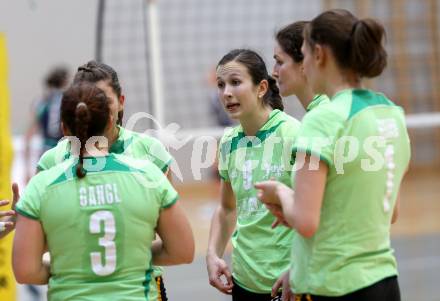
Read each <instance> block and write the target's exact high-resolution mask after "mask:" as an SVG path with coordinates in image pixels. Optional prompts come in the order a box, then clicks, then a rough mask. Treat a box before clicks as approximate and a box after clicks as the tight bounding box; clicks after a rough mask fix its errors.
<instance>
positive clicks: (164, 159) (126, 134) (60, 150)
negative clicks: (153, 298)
mask: <svg viewBox="0 0 440 301" xmlns="http://www.w3.org/2000/svg"><path fill="white" fill-rule="evenodd" d="M70 146H71V143H70V142H69V140H67V139H64V140H62V141H60V142H59V143H58V144H57V146H56V147H54V148H52V149H50V150H48V151H46V152H45V153H44V154H43V155H42V156H41V158H40V160H39V162H38V165H37V169H38V170H40V171H41V170H46V169H49V168H51V167H53V166H55V165H56V164H58V163H60V162H62V161H64V160H66V159H68V158H70V156H71V151H70ZM109 152H110V153H114V154H123V155H126V156H130V157H133V158H136V159H148V160H150V161H151V162H153V163H154V164H155V165H156V166H157V167H158V168H159V169H161V170H162V171H163V172H166V171H167V170H168V168H169V166H170V163H171V160H172V157H171V155H170V154H169V153H168V151H167V150H166V149H165V147H164V146H163V145H162V143H161V142H159V140H157V139H156V138H153V137H151V136H147V135H143V134H140V133H136V132H133V131H130V130H127V129H125V128H123V127H119V135H118V138H117V139H116V141H115V142H114V143H113V144H112V145H111V147H110V150H109ZM162 273H163V269H162V268H161V267H157V266H155V267H154V273H153V279H152V281H151V292H154V291H157V284H156V281H155V279H154V278H155V277H158V276H161V275H162Z"/></svg>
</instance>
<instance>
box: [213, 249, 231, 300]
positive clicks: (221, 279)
mask: <svg viewBox="0 0 440 301" xmlns="http://www.w3.org/2000/svg"><path fill="white" fill-rule="evenodd" d="M206 267H207V269H208V276H209V284H211V285H212V286H213V287H215V288H216V289H218V290H219V291H221V292H222V293H224V294H227V295H231V294H232V287H233V286H234V284H233V282H232V275H231V272H230V270H229V267H228V265H227V264H226V261H224V260H223V259H222V258H219V257H218V256H216V255H207V256H206Z"/></svg>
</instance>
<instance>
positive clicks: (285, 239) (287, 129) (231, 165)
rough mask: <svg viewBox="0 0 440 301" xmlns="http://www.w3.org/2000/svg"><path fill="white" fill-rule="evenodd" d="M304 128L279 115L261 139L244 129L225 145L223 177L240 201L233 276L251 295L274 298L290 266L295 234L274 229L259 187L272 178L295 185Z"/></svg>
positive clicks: (235, 130)
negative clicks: (297, 140)
mask: <svg viewBox="0 0 440 301" xmlns="http://www.w3.org/2000/svg"><path fill="white" fill-rule="evenodd" d="M299 125H300V123H299V121H297V120H296V119H294V118H292V117H290V116H288V115H287V114H285V113H284V112H282V111H279V110H273V111H272V112H271V114H270V117H269V120H268V121H267V122H266V123H265V124H264V125H263V127H262V128H261V129H260V130H259V131H258V132H257V134H256V136H255V137H249V136H246V135H245V133H244V132H243V128H242V127H241V126H240V125H239V126H237V127H235V128H233V129H232V130H231V131H230V132H229V133H226V134H225V135H224V136H223V138H222V139H221V142H220V148H219V173H220V176H221V178H222V179H223V180H224V181H227V182H230V183H231V186H232V189H233V191H234V195H235V199H236V202H237V204H236V206H237V224H236V230H235V232H234V234H233V235H232V245H233V248H234V249H233V254H232V269H233V276H234V280H235V281H236V282H237V283H238V284H239V285H240V286H242V287H243V288H245V289H247V290H249V291H251V292H255V293H269V292H270V291H271V288H272V285H273V284H274V283H275V281H276V280H277V279H278V277H279V276H280V275H281V273H283V272H285V271H286V270H287V269H288V266H289V256H290V255H289V254H290V250H291V243H292V235H293V232H292V230H291V229H288V228H286V227H284V226H279V227H276V228H275V229H271V224H272V223H273V222H274V217H273V215H272V214H271V213H270V212H269V211H268V210H267V209H266V207H265V206H264V205H263V204H262V203H261V202H260V201H259V200H258V199H257V195H256V193H257V191H256V189H255V188H254V183H256V182H259V181H263V180H270V179H272V178H274V179H276V180H277V181H280V182H283V183H286V184H288V183H290V174H291V170H292V166H291V160H290V159H291V148H292V143H293V139H294V137H295V136H296V133H297V131H298V129H299Z"/></svg>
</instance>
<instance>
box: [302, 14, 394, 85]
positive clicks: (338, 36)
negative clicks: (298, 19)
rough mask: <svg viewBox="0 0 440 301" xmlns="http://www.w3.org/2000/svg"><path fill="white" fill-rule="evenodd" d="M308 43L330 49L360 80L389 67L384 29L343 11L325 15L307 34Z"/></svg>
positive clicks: (370, 20) (311, 25)
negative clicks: (384, 44) (384, 42)
mask: <svg viewBox="0 0 440 301" xmlns="http://www.w3.org/2000/svg"><path fill="white" fill-rule="evenodd" d="M304 37H305V40H306V42H307V43H308V44H309V45H310V46H313V45H315V44H321V45H325V46H328V47H330V49H331V51H332V53H333V55H334V56H335V59H336V61H337V63H338V65H339V66H340V67H341V68H344V69H350V70H353V71H355V72H356V73H358V74H359V75H360V76H361V77H364V76H365V77H375V76H378V75H380V74H381V73H382V71H383V70H384V69H385V66H386V64H387V53H386V51H385V49H384V47H383V44H382V42H383V40H384V37H385V29H384V27H383V26H382V25H381V24H380V23H378V22H377V21H375V20H373V19H368V18H367V19H358V18H356V17H355V16H354V15H353V14H352V13H350V12H349V11H347V10H344V9H333V10H328V11H326V12H323V13H322V14H320V15H318V16H317V17H316V18H314V19H313V20H312V21H311V22H310V23H309V24H308V25H306V27H305V30H304Z"/></svg>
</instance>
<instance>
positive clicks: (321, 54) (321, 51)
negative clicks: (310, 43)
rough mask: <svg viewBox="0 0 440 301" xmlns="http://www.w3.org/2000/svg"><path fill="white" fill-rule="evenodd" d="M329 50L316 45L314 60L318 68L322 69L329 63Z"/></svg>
mask: <svg viewBox="0 0 440 301" xmlns="http://www.w3.org/2000/svg"><path fill="white" fill-rule="evenodd" d="M328 51H329V49H328V48H327V47H323V46H322V45H319V44H316V45H315V49H314V51H313V58H314V60H315V63H316V66H319V67H322V66H324V65H325V64H326V62H327V56H328Z"/></svg>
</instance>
